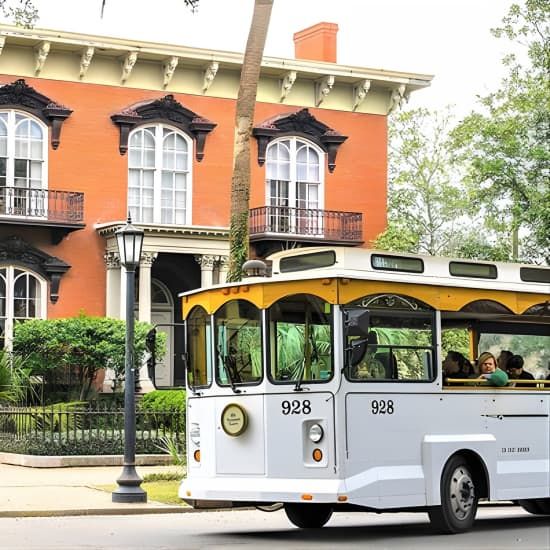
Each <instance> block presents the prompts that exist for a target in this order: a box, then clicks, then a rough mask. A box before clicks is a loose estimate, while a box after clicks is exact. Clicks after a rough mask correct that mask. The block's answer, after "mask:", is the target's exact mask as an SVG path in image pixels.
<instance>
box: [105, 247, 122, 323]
mask: <svg viewBox="0 0 550 550" xmlns="http://www.w3.org/2000/svg"><path fill="white" fill-rule="evenodd" d="M103 258H104V259H105V265H106V266H107V270H106V285H105V315H106V316H107V317H114V318H115V319H118V318H119V317H120V258H119V256H118V252H105V254H104V256H103Z"/></svg>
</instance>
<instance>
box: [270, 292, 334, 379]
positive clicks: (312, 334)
mask: <svg viewBox="0 0 550 550" xmlns="http://www.w3.org/2000/svg"><path fill="white" fill-rule="evenodd" d="M268 318H269V347H270V350H271V354H270V356H271V361H270V370H269V377H270V379H271V381H272V382H274V383H293V382H294V383H296V385H297V389H299V385H300V383H301V382H302V381H307V382H314V381H326V380H329V379H331V378H332V375H333V367H332V315H331V306H330V304H328V303H326V302H324V301H323V300H321V299H320V298H317V297H316V296H310V295H307V294H295V295H293V296H288V297H286V298H284V299H282V300H279V301H278V302H276V303H275V304H273V305H272V306H271V307H270V308H269V312H268Z"/></svg>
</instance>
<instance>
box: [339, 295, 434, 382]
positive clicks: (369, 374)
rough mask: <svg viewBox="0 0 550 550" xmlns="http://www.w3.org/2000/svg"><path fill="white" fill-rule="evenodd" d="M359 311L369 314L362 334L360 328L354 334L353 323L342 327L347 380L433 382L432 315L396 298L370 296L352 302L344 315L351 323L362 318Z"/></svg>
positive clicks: (355, 326)
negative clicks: (358, 331)
mask: <svg viewBox="0 0 550 550" xmlns="http://www.w3.org/2000/svg"><path fill="white" fill-rule="evenodd" d="M358 306H359V307H358ZM365 306H366V307H365ZM362 312H368V314H369V315H368V320H369V322H368V331H367V333H366V334H364V332H365V328H364V327H360V332H361V334H359V335H358V334H357V330H358V323H356V322H353V321H351V322H349V321H348V323H347V325H346V331H345V338H346V342H345V344H346V350H347V357H346V367H347V368H346V377H347V378H348V379H349V380H351V381H361V382H365V381H367V382H373V381H377V380H378V381H388V380H394V381H395V380H397V381H418V382H429V381H432V380H434V377H435V369H434V349H435V345H434V341H435V340H434V316H433V313H432V312H431V311H429V310H428V309H427V307H426V306H425V305H424V304H422V303H420V302H418V301H416V300H413V299H412V298H407V297H402V296H397V295H395V296H390V295H381V296H372V297H366V298H363V299H362V300H360V301H358V302H355V303H354V304H353V305H352V307H349V308H348V309H346V310H345V316H346V318H347V319H348V320H353V319H355V318H358V317H359V316H361V317H363V316H364V314H363V313H362ZM365 317H366V316H365ZM361 344H362V345H361ZM357 350H360V353H359V356H358V353H357Z"/></svg>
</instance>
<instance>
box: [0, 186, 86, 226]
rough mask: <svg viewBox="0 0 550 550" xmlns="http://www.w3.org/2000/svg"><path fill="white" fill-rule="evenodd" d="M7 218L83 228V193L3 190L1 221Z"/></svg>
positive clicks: (0, 211)
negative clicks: (80, 225)
mask: <svg viewBox="0 0 550 550" xmlns="http://www.w3.org/2000/svg"><path fill="white" fill-rule="evenodd" d="M8 216H9V217H13V218H24V219H29V218H30V219H32V220H37V221H39V220H42V221H43V222H53V223H59V224H82V223H83V220H84V193H78V192H76V191H56V190H46V189H29V188H27V187H0V218H3V217H4V218H5V217H8Z"/></svg>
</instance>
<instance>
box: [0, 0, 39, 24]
mask: <svg viewBox="0 0 550 550" xmlns="http://www.w3.org/2000/svg"><path fill="white" fill-rule="evenodd" d="M0 11H1V12H2V13H3V14H4V15H5V16H6V17H9V18H10V19H12V20H13V21H14V23H15V24H16V25H18V26H21V27H25V28H28V29H29V28H31V27H33V26H34V24H35V23H36V21H37V20H38V10H37V9H36V8H35V7H34V4H33V3H32V0H14V1H12V2H10V1H9V0H0Z"/></svg>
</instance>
